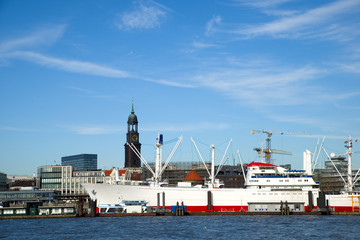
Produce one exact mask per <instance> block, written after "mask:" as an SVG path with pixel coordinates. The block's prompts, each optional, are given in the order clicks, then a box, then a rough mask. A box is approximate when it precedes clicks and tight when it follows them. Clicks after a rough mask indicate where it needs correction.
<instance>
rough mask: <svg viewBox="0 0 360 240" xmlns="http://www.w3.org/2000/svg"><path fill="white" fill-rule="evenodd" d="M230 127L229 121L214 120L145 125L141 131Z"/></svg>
mask: <svg viewBox="0 0 360 240" xmlns="http://www.w3.org/2000/svg"><path fill="white" fill-rule="evenodd" d="M228 128H230V125H229V124H227V123H213V122H198V123H196V124H194V123H189V124H186V123H183V124H177V123H173V124H169V123H163V124H159V125H152V126H144V127H142V128H141V131H150V132H153V131H157V130H160V131H166V132H193V131H198V130H224V129H228Z"/></svg>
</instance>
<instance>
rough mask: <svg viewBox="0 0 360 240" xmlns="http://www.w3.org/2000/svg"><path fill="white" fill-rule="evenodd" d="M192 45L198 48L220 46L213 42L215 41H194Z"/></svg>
mask: <svg viewBox="0 0 360 240" xmlns="http://www.w3.org/2000/svg"><path fill="white" fill-rule="evenodd" d="M191 46H192V47H194V48H197V49H205V48H213V47H218V45H217V44H213V43H204V42H193V43H192V44H191Z"/></svg>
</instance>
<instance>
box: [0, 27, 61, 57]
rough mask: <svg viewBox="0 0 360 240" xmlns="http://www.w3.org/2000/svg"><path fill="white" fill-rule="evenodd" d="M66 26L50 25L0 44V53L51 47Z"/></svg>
mask: <svg viewBox="0 0 360 240" xmlns="http://www.w3.org/2000/svg"><path fill="white" fill-rule="evenodd" d="M66 27H67V26H66V25H51V26H47V27H46V28H42V29H39V30H36V31H34V32H32V33H30V34H29V35H27V36H24V37H21V38H16V39H11V40H8V41H4V42H2V43H0V53H2V52H9V51H12V50H19V49H22V48H28V47H36V46H43V45H46V46H48V45H51V44H53V43H55V42H56V41H58V39H59V38H61V37H62V36H63V34H64V32H65V29H66Z"/></svg>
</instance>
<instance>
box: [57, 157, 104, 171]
mask: <svg viewBox="0 0 360 240" xmlns="http://www.w3.org/2000/svg"><path fill="white" fill-rule="evenodd" d="M61 165H63V166H73V168H74V170H76V171H83V170H88V171H95V170H97V169H98V168H97V154H78V155H72V156H66V157H62V158H61Z"/></svg>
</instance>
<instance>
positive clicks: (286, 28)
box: [233, 0, 360, 37]
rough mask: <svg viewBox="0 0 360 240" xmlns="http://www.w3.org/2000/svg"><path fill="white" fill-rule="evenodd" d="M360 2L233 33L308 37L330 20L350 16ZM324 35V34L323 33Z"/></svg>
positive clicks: (341, 3)
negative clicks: (317, 27) (310, 32)
mask: <svg viewBox="0 0 360 240" xmlns="http://www.w3.org/2000/svg"><path fill="white" fill-rule="evenodd" d="M359 6H360V2H359V1H354V0H345V1H344V0H341V1H336V2H333V3H330V4H328V5H325V6H322V7H318V8H315V9H311V10H309V11H307V12H305V13H303V14H298V15H294V16H291V17H285V18H282V19H280V20H277V21H273V22H269V23H265V24H262V25H258V26H249V27H246V28H240V29H237V30H235V31H233V33H236V34H240V35H243V36H247V37H256V36H260V35H270V36H273V37H298V36H302V35H304V34H305V35H306V34H307V32H308V31H316V30H314V28H316V27H315V26H319V25H322V24H329V23H328V22H329V20H330V19H334V18H336V17H338V16H339V15H342V14H348V13H349V12H352V11H357V10H356V9H359ZM323 34H324V33H323Z"/></svg>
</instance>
